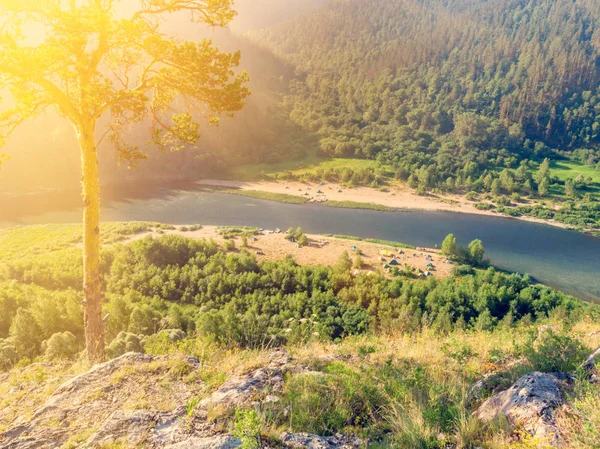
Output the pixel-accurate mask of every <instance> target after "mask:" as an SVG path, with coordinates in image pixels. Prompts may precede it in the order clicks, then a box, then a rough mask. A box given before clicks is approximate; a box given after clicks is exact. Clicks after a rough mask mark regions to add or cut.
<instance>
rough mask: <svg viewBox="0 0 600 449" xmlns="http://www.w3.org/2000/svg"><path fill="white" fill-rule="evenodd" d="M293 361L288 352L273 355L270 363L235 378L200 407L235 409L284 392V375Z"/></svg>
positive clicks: (277, 352)
mask: <svg viewBox="0 0 600 449" xmlns="http://www.w3.org/2000/svg"><path fill="white" fill-rule="evenodd" d="M290 361H291V359H290V357H289V355H288V354H287V352H286V351H283V350H280V351H276V352H274V353H273V355H272V356H271V361H270V363H269V364H268V365H267V366H265V367H264V368H259V369H257V370H255V371H252V372H251V373H249V374H246V375H243V376H235V377H232V378H231V379H229V380H228V381H227V382H225V383H224V384H223V385H222V386H221V387H220V388H219V389H218V390H217V391H215V392H214V393H213V394H211V395H210V396H209V397H207V398H205V399H203V400H202V401H200V407H202V408H210V407H225V408H234V407H238V406H240V405H243V404H247V403H250V402H252V401H253V400H254V398H255V397H256V396H258V395H261V394H263V393H265V392H267V393H273V392H279V391H282V390H283V382H284V374H285V371H286V370H287V367H288V365H289V363H290Z"/></svg>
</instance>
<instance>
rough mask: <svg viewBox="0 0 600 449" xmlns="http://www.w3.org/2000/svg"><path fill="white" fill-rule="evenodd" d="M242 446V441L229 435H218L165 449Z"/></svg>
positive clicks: (215, 448) (233, 448)
mask: <svg viewBox="0 0 600 449" xmlns="http://www.w3.org/2000/svg"><path fill="white" fill-rule="evenodd" d="M241 445H242V443H241V441H240V440H238V439H236V438H233V437H231V436H229V435H217V436H214V437H207V438H190V439H188V440H185V441H181V442H179V443H176V444H172V445H170V446H165V447H164V449H236V448H238V447H240V446H241Z"/></svg>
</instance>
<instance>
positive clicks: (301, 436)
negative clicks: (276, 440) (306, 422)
mask: <svg viewBox="0 0 600 449" xmlns="http://www.w3.org/2000/svg"><path fill="white" fill-rule="evenodd" d="M281 441H282V443H283V445H284V446H285V447H288V448H294V449H300V448H302V449H304V448H306V449H358V448H361V447H363V446H364V444H363V442H362V440H361V439H360V438H358V437H356V436H354V435H341V434H338V435H335V436H333V437H320V436H318V435H311V434H308V433H295V434H292V433H284V434H283V435H281Z"/></svg>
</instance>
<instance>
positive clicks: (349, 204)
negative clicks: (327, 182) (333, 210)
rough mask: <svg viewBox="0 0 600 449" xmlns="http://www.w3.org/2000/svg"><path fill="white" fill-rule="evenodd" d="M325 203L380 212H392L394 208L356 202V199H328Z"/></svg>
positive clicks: (344, 207) (329, 205)
mask: <svg viewBox="0 0 600 449" xmlns="http://www.w3.org/2000/svg"><path fill="white" fill-rule="evenodd" d="M326 204H327V206H328V207H338V208H342V209H365V210H377V211H381V212H393V211H395V210H396V209H394V208H393V207H388V206H384V205H382V204H372V203H358V202H356V201H328V202H327V203H326Z"/></svg>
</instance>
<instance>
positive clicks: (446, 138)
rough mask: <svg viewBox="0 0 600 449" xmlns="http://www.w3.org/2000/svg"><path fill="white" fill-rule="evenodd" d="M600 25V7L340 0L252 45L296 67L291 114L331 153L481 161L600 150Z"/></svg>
mask: <svg viewBox="0 0 600 449" xmlns="http://www.w3.org/2000/svg"><path fill="white" fill-rule="evenodd" d="M599 21H600V3H599V2H597V1H595V0H551V1H548V0H494V1H489V0H447V1H440V0H333V1H331V2H330V3H328V4H327V5H326V6H324V7H322V8H321V9H319V10H316V11H314V12H312V13H310V14H309V15H306V16H303V17H301V18H298V19H296V20H294V21H290V22H286V23H284V24H281V25H279V26H277V27H275V28H272V29H270V30H266V31H261V32H255V33H253V34H252V38H253V39H255V40H256V41H257V42H261V43H263V44H266V45H267V46H268V47H269V48H271V49H272V50H273V51H274V52H276V54H277V55H279V56H281V57H283V58H284V59H285V60H287V61H288V62H290V63H293V64H294V65H296V66H297V67H298V70H299V72H300V73H301V74H302V78H301V80H297V81H295V82H294V83H293V85H292V87H293V95H292V97H291V98H289V99H288V101H289V104H290V107H291V111H292V112H291V114H292V117H293V118H294V119H295V120H297V121H298V122H299V123H301V124H302V125H303V126H305V127H307V128H308V129H310V130H312V131H315V132H318V133H319V134H320V135H321V136H322V137H324V138H325V140H324V141H323V148H324V149H325V150H326V151H327V152H328V153H330V154H336V155H357V156H366V157H371V156H373V155H374V154H376V153H378V152H382V151H383V152H385V153H386V154H387V155H388V156H391V157H394V156H398V155H400V157H403V156H404V155H406V154H407V153H410V154H411V155H412V157H413V158H414V157H417V155H415V151H416V152H417V153H418V152H419V151H421V152H423V153H425V154H423V155H421V156H418V157H420V158H424V159H427V157H428V156H427V154H428V153H436V152H437V151H439V150H440V149H444V148H445V149H446V150H447V151H450V153H456V152H460V153H464V152H471V151H472V152H473V153H475V155H477V154H479V155H480V156H481V157H480V160H482V161H483V160H486V159H487V160H489V159H490V156H491V155H490V154H488V153H485V150H501V149H507V150H509V151H510V152H512V153H522V154H523V155H524V156H530V155H531V154H532V153H533V152H534V151H535V150H537V153H538V155H539V154H540V153H543V152H544V151H545V147H551V148H559V149H575V148H579V147H589V146H592V145H598V144H599V143H600V135H599V134H600V119H598V118H597V115H598V114H599V113H600V89H599V87H598V86H599V81H600V28H599ZM536 144H537V145H536ZM481 150H483V155H482V153H481Z"/></svg>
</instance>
